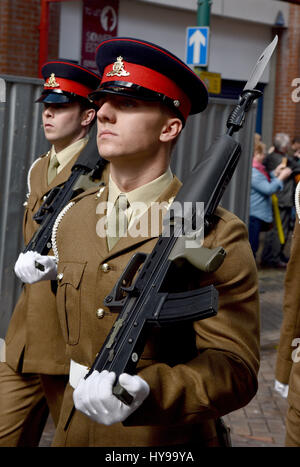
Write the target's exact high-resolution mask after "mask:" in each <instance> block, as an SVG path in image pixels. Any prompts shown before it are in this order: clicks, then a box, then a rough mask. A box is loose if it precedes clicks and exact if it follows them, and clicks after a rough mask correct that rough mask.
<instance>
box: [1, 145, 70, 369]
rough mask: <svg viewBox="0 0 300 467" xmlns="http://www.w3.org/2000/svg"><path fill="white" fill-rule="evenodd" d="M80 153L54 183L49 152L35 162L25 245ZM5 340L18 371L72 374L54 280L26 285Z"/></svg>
mask: <svg viewBox="0 0 300 467" xmlns="http://www.w3.org/2000/svg"><path fill="white" fill-rule="evenodd" d="M78 156H79V153H77V154H75V155H74V157H73V158H72V160H71V161H70V162H69V163H68V164H67V165H66V166H65V167H64V168H63V169H62V171H61V172H60V173H59V174H58V175H57V176H56V177H55V178H54V180H53V181H52V182H51V184H50V185H48V182H47V172H48V165H49V155H44V156H42V157H41V158H40V159H39V160H38V161H37V162H36V163H35V164H34V165H33V167H32V169H31V172H30V179H29V185H30V188H31V191H30V194H29V198H28V199H27V205H26V208H25V213H24V219H23V235H24V242H25V244H27V243H28V242H29V241H30V239H31V238H32V236H33V234H34V233H35V231H36V230H37V229H38V227H39V225H38V224H37V223H36V222H35V221H34V220H33V219H32V216H33V215H34V214H35V213H36V212H37V211H38V209H39V207H40V206H41V204H42V203H43V197H44V196H45V195H46V193H48V191H49V190H50V189H51V188H54V187H55V186H58V185H61V184H63V183H64V182H65V181H66V180H67V179H68V177H69V175H70V173H71V168H72V166H73V164H74V162H75V160H76V159H77V157H78ZM50 254H51V253H50ZM5 343H6V362H7V364H8V365H9V366H10V367H11V368H13V369H14V370H15V371H21V372H23V373H40V374H48V375H57V374H58V375H59V374H66V373H68V368H69V360H68V359H67V358H66V355H65V343H64V340H63V338H62V334H61V329H60V325H59V322H58V319H57V314H56V300H55V295H54V294H53V292H52V290H51V282H50V281H44V282H39V283H36V284H26V285H24V287H23V289H22V292H21V296H20V298H19V300H18V302H17V304H16V306H15V309H14V312H13V315H12V318H11V320H10V324H9V327H8V331H7V334H6V337H5Z"/></svg>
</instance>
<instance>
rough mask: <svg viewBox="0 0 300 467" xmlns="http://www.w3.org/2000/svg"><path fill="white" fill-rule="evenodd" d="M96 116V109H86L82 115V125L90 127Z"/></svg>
mask: <svg viewBox="0 0 300 467" xmlns="http://www.w3.org/2000/svg"><path fill="white" fill-rule="evenodd" d="M95 116H96V110H95V109H86V110H84V111H83V112H82V115H81V125H82V126H88V125H90V123H92V121H93V120H94V118H95Z"/></svg>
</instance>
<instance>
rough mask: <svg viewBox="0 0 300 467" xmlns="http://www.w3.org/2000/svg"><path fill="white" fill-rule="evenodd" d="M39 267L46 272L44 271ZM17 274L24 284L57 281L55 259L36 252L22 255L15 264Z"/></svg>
mask: <svg viewBox="0 0 300 467" xmlns="http://www.w3.org/2000/svg"><path fill="white" fill-rule="evenodd" d="M39 267H41V268H44V270H43V271H42V270H41V269H39ZM15 273H16V275H17V276H18V277H19V279H21V281H22V282H25V283H27V284H33V283H34V282H39V281H47V280H55V279H56V276H57V266H56V261H55V257H54V256H42V255H40V254H39V253H37V252H36V251H27V252H26V253H20V254H19V257H18V259H17V262H16V264H15Z"/></svg>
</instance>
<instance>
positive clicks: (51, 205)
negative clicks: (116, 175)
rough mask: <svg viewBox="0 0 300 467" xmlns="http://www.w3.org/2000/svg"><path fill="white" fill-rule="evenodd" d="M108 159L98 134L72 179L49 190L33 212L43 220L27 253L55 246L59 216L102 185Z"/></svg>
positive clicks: (41, 251)
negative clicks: (74, 200) (53, 239)
mask: <svg viewBox="0 0 300 467" xmlns="http://www.w3.org/2000/svg"><path fill="white" fill-rule="evenodd" d="M105 165H106V161H105V160H104V159H103V158H102V157H100V156H99V153H98V149H97V145H96V137H95V135H92V134H91V135H90V138H89V140H88V142H87V144H86V146H85V147H84V149H83V150H82V152H81V154H80V155H79V157H78V159H77V160H76V162H75V163H74V165H73V166H72V169H71V174H70V176H69V178H68V180H67V181H66V182H65V183H64V185H62V186H56V187H55V188H52V190H51V191H49V193H48V195H47V198H46V199H45V201H44V202H43V204H42V206H41V207H40V208H39V210H38V211H37V212H36V214H35V215H34V216H33V219H34V220H35V221H36V222H37V223H38V224H40V227H39V229H38V230H37V231H36V232H35V234H34V235H33V237H32V238H31V240H30V241H29V243H28V244H27V245H26V247H25V249H24V251H23V253H26V252H27V251H30V250H33V251H37V252H38V253H40V254H41V255H47V254H48V252H49V250H50V249H51V246H52V245H51V234H52V228H53V225H54V223H55V220H56V218H57V216H58V214H59V213H60V212H61V210H62V209H63V208H64V207H65V206H66V205H67V203H68V202H69V201H70V200H71V199H72V198H74V197H75V196H77V195H78V194H79V193H81V192H82V191H85V190H87V189H89V188H91V187H93V186H97V185H99V180H100V179H101V175H102V172H103V169H104V167H105ZM36 267H37V268H39V269H41V270H43V269H44V266H42V265H41V264H39V263H36Z"/></svg>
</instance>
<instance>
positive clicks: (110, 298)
mask: <svg viewBox="0 0 300 467" xmlns="http://www.w3.org/2000/svg"><path fill="white" fill-rule="evenodd" d="M147 256H148V255H147V254H146V253H141V252H138V253H135V254H134V255H133V256H132V257H131V259H130V261H129V263H128V264H127V266H126V268H125V269H124V271H123V273H122V274H121V276H120V278H119V280H118V281H117V283H116V284H115V286H114V288H113V290H112V291H111V293H110V294H108V295H107V296H106V297H105V299H104V305H106V306H108V307H109V308H114V307H118V308H119V307H120V305H122V303H123V300H124V292H127V293H129V294H132V295H137V294H138V291H137V289H136V287H135V286H134V284H133V285H131V283H132V280H133V278H134V276H135V274H136V272H137V270H138V269H139V267H140V266H141V264H143V263H144V262H145V260H146V258H147ZM111 311H119V310H111Z"/></svg>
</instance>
